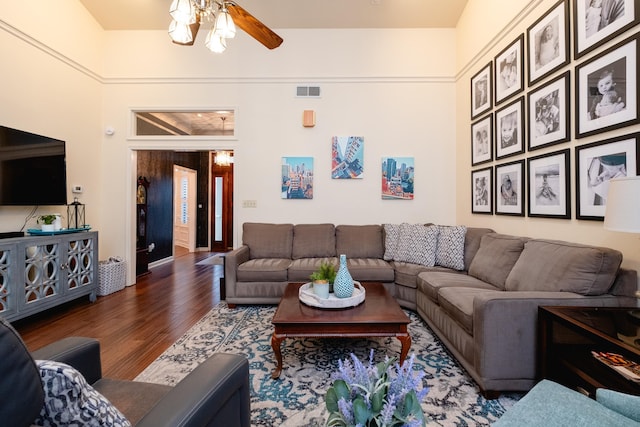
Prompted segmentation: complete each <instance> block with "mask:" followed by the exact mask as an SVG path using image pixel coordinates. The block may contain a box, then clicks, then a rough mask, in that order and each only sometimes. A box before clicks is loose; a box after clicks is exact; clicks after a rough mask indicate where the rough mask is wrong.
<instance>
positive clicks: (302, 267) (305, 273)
mask: <svg viewBox="0 0 640 427" xmlns="http://www.w3.org/2000/svg"><path fill="white" fill-rule="evenodd" d="M322 263H325V264H333V266H334V268H335V269H336V271H338V266H339V264H340V263H339V261H338V258H336V257H322V258H299V259H294V260H293V261H291V264H290V265H289V273H288V274H289V276H288V277H289V281H290V282H308V281H309V280H310V278H309V276H311V273H313V272H314V271H316V270H317V269H318V268H319V267H320V264H322Z"/></svg>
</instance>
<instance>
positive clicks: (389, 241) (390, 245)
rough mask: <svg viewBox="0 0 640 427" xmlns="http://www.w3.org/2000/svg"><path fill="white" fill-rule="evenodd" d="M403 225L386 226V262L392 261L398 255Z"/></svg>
mask: <svg viewBox="0 0 640 427" xmlns="http://www.w3.org/2000/svg"><path fill="white" fill-rule="evenodd" d="M400 227H401V224H384V260H385V261H391V260H394V259H395V258H396V255H397V254H398V242H399V241H400Z"/></svg>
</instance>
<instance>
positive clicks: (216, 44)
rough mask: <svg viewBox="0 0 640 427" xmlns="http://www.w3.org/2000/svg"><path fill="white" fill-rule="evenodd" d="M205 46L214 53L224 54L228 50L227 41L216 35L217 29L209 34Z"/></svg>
mask: <svg viewBox="0 0 640 427" xmlns="http://www.w3.org/2000/svg"><path fill="white" fill-rule="evenodd" d="M204 45H205V46H206V47H207V49H209V50H210V51H211V52H213V53H222V52H224V51H225V49H227V41H226V40H225V39H224V38H223V37H220V36H219V35H217V34H216V33H215V29H213V28H212V29H211V31H209V33H207V39H206V40H205V42H204Z"/></svg>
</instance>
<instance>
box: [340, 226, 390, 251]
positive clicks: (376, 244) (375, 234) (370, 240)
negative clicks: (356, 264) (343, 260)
mask: <svg viewBox="0 0 640 427" xmlns="http://www.w3.org/2000/svg"><path fill="white" fill-rule="evenodd" d="M341 254H345V255H346V256H347V258H380V259H382V257H383V255H384V242H383V239H382V226H381V225H338V226H336V255H338V256H340V255H341Z"/></svg>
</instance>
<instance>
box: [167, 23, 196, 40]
mask: <svg viewBox="0 0 640 427" xmlns="http://www.w3.org/2000/svg"><path fill="white" fill-rule="evenodd" d="M169 37H171V40H173V41H174V42H176V43H180V44H187V43H190V42H192V41H193V35H192V34H191V30H190V29H189V25H187V24H181V23H180V22H178V21H175V20H173V21H171V24H170V25H169Z"/></svg>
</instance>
